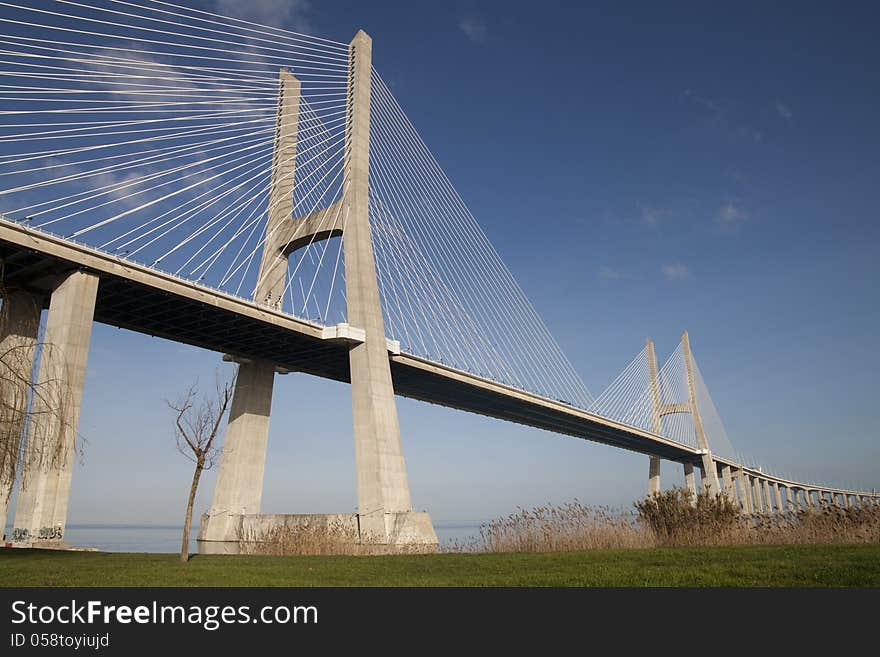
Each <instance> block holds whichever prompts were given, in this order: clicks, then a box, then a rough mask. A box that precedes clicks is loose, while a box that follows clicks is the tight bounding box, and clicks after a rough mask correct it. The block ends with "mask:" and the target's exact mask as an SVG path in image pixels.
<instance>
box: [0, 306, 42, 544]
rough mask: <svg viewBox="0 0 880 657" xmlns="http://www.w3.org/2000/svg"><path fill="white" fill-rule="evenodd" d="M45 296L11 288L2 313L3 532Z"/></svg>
mask: <svg viewBox="0 0 880 657" xmlns="http://www.w3.org/2000/svg"><path fill="white" fill-rule="evenodd" d="M42 309H43V299H42V298H41V297H39V296H37V295H35V294H32V293H30V292H26V291H24V290H10V291H8V292H7V293H6V295H5V296H4V298H3V310H2V314H0V355H2V359H0V432H2V437H0V440H2V441H3V444H4V445H5V446H6V447H4V449H3V450H2V452H0V534H3V533H4V532H5V531H6V519H7V514H8V510H9V498H10V497H11V496H12V487H13V485H14V484H15V477H16V473H17V472H18V469H19V455H20V449H21V440H22V434H23V432H24V426H25V418H26V417H27V411H28V397H29V391H30V382H31V380H32V377H33V370H34V352H35V350H36V345H37V331H38V330H39V327H40V314H41V312H42Z"/></svg>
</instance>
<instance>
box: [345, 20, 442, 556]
mask: <svg viewBox="0 0 880 657" xmlns="http://www.w3.org/2000/svg"><path fill="white" fill-rule="evenodd" d="M372 48H373V44H372V39H370V37H369V36H367V34H366V33H365V32H363V31H362V30H361V31H358V33H357V34H356V35H355V37H354V39H353V40H352V42H351V45H350V50H349V57H350V72H349V93H348V119H349V124H348V125H349V128H348V146H349V148H348V152H347V155H346V158H345V164H344V167H345V169H344V172H343V177H344V180H345V183H346V185H347V192H346V194H345V197H344V200H343V212H344V214H345V217H346V223H345V238H344V239H343V249H344V255H345V284H346V290H345V291H346V298H347V304H348V321H349V323H350V324H352V325H353V326H357V327H359V328H362V329H364V331H365V332H366V337H365V340H364V342H363V343H362V344H358V345H356V346H354V347H352V349H351V350H350V351H349V365H350V368H351V406H352V415H353V419H354V443H355V462H356V467H357V493H358V519H359V531H360V536H361V540H362V541H366V542H373V543H379V544H390V543H393V542H394V540H395V527H396V526H397V525H398V524H399V523H400V522H401V521H403V522H404V523H405V522H406V519H405V516H406V514H409V513H410V512H411V511H412V506H411V502H410V495H409V484H408V482H407V477H406V465H405V463H404V459H403V449H402V445H401V440H400V427H399V424H398V420H397V405H396V403H395V400H394V388H393V386H392V383H391V368H390V364H389V360H388V345H387V342H386V339H385V322H384V319H383V317H382V305H381V302H380V299H379V286H378V281H377V278H376V263H375V259H374V256H373V242H372V237H371V234H370V220H369V211H368V203H369V167H370V164H369V163H370V83H371V66H372V64H371V62H372ZM418 528H419V530H420V533H419V535H418V536H415V537H407V540H415V541H416V542H419V543H430V544H434V545H436V544H437V536H436V534H435V533H434V530H433V527H431V523H430V521H428V522H421V523H419V524H418Z"/></svg>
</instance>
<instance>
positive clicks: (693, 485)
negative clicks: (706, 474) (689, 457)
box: [684, 463, 697, 503]
mask: <svg viewBox="0 0 880 657" xmlns="http://www.w3.org/2000/svg"><path fill="white" fill-rule="evenodd" d="M684 486H685V488H687V489H688V490H689V491H690V492H691V496H692V499H693V501H694V502H695V503H696V501H697V480H696V477H695V476H694V466H693V464H692V463H685V464H684Z"/></svg>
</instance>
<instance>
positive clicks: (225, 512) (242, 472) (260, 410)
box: [199, 70, 301, 553]
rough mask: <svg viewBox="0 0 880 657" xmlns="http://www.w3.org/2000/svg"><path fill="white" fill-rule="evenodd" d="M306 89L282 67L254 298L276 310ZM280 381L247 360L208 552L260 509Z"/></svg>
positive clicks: (203, 533)
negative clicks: (276, 388)
mask: <svg viewBox="0 0 880 657" xmlns="http://www.w3.org/2000/svg"><path fill="white" fill-rule="evenodd" d="M300 92H301V83H300V81H299V80H298V79H297V78H296V77H295V76H293V75H292V74H291V73H289V72H287V71H284V70H282V71H281V73H280V75H279V81H278V109H277V112H276V117H275V143H274V151H273V154H272V172H271V180H270V183H269V206H268V211H267V216H268V218H267V221H266V239H265V241H264V242H263V253H262V257H261V259H260V268H259V270H258V273H257V283H256V286H255V290H254V301H256V302H257V303H260V304H263V305H267V306H269V307H271V308H274V309H276V310H280V309H281V307H282V301H283V299H284V286H285V281H286V277H287V255H286V253H285V246H286V245H285V244H280V243H279V239H280V238H281V237H282V236H284V235H286V234H287V232H288V227H287V225H288V224H289V223H290V222H291V215H292V212H293V186H294V175H295V171H296V148H297V138H298V135H299V108H300ZM274 384H275V364H274V363H271V362H269V361H265V360H255V361H243V362H240V363H239V366H238V373H237V375H236V380H235V390H234V392H233V397H232V404H231V406H230V410H229V420H228V423H227V426H226V436H225V438H224V441H223V450H222V452H221V454H220V467H219V469H218V472H217V483H216V484H215V487H214V498H213V500H212V502H211V508H210V509H209V510H208V512H207V513H206V514H204V515H203V516H202V521H201V524H200V526H199V541H200V543H199V545H200V551H204V552H220V553H223V552H229V551H233V552H234V551H236V550H237V547H238V546H237V542H238V539H239V536H238V535H237V534H238V533H239V531H240V525H241V520H240V516H242V515H248V514H259V512H260V499H261V497H262V494H263V472H264V470H265V465H266V450H267V448H268V445H269V415H270V412H271V408H272V390H273V387H274ZM223 543H228V544H227V545H224V544H223Z"/></svg>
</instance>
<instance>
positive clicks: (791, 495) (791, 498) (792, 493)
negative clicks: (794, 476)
mask: <svg viewBox="0 0 880 657" xmlns="http://www.w3.org/2000/svg"><path fill="white" fill-rule="evenodd" d="M786 497H787V498H788V509H789V511H794V512H795V513H797V512H798V511H800V510H801V509H800V505H799V504H798V494H797V489H796V488H792V487H789V488H788V489H787V490H786Z"/></svg>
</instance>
